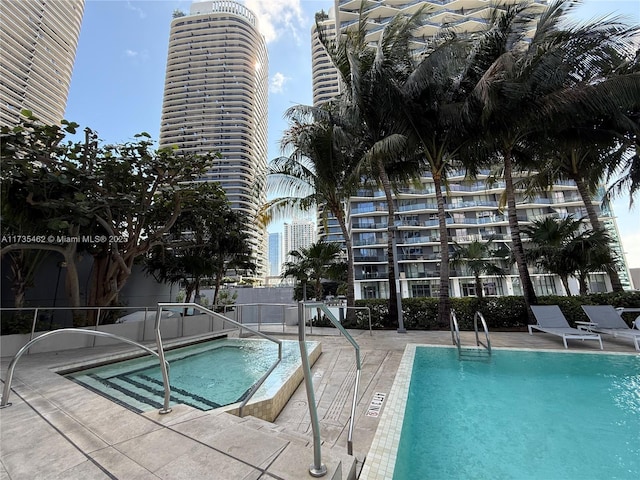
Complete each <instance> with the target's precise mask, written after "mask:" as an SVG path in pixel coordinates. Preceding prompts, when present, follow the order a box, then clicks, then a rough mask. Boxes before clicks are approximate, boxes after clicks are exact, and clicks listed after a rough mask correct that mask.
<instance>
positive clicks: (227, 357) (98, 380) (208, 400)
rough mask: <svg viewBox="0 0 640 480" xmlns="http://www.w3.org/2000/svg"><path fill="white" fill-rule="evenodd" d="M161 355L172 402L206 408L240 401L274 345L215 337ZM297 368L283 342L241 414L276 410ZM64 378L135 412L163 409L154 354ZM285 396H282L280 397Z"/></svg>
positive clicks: (295, 349)
mask: <svg viewBox="0 0 640 480" xmlns="http://www.w3.org/2000/svg"><path fill="white" fill-rule="evenodd" d="M308 350H309V351H310V352H311V353H310V357H311V360H312V361H314V360H315V359H316V358H317V356H318V355H319V354H320V350H319V344H318V343H317V342H308ZM165 357H166V359H167V361H168V362H169V364H170V374H169V377H170V383H171V404H172V405H174V404H176V403H181V404H186V405H189V406H191V407H194V408H197V409H199V410H211V409H213V408H220V407H225V406H228V405H232V404H235V403H237V402H240V401H242V400H243V399H244V398H245V397H246V396H247V394H248V393H249V391H250V390H251V389H252V387H253V386H254V384H255V383H256V382H257V381H258V380H259V379H260V378H261V377H262V376H263V375H264V374H265V373H266V372H267V370H268V369H269V368H270V367H271V365H273V363H274V362H275V361H276V359H277V358H278V346H277V345H276V344H275V343H273V342H270V341H268V340H255V339H219V340H214V341H210V342H205V343H200V344H195V345H191V346H188V347H182V348H177V349H175V350H169V351H167V352H165ZM300 369H301V362H300V350H299V346H298V342H295V341H290V340H289V341H287V340H284V341H283V342H282V361H281V362H280V364H279V365H278V366H277V367H276V368H275V369H274V371H273V372H272V373H271V374H270V375H269V377H267V379H266V381H265V382H264V383H263V384H262V385H261V386H260V388H259V389H258V390H257V392H256V394H255V395H254V397H253V399H252V401H251V402H250V404H249V405H248V406H247V407H248V409H247V410H245V413H251V414H253V415H255V414H256V410H260V411H261V412H259V413H258V415H257V416H260V418H265V419H267V418H266V417H272V416H274V413H273V412H272V410H275V409H277V408H279V409H281V408H282V406H284V403H286V400H288V398H289V397H288V396H290V395H291V394H292V393H293V391H294V390H295V387H297V385H298V384H299V383H300V380H301V379H302V376H301V372H300V373H299V374H298V371H299V370H300ZM66 377H67V378H70V379H71V380H73V381H75V382H77V383H80V384H81V385H83V386H85V387H87V388H89V389H91V390H93V391H95V392H97V393H100V394H101V395H104V396H106V397H108V398H110V399H111V400H113V401H116V402H118V403H120V404H122V405H124V406H126V407H128V408H130V409H132V410H134V411H138V412H144V411H149V410H152V409H157V408H161V407H162V401H163V394H164V390H163V383H162V374H161V371H160V367H159V365H158V360H157V359H156V358H155V357H143V358H138V359H133V360H126V361H122V362H117V363H113V364H109V365H104V366H99V367H95V368H90V369H85V370H81V371H79V372H72V373H68V374H67V375H66ZM287 394H288V396H287V397H286V399H285V398H281V397H283V396H286V395H287ZM274 399H275V400H274ZM274 401H275V402H276V405H274V404H273V403H274ZM252 405H253V407H252ZM267 411H268V413H269V415H266V413H267ZM278 411H279V410H278ZM275 415H277V413H275Z"/></svg>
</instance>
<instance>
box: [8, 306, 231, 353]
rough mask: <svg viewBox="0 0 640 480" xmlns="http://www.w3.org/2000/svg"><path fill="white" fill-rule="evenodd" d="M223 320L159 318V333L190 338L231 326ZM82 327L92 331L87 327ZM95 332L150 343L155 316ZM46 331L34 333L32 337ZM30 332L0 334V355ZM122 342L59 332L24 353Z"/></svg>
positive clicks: (26, 338) (101, 327) (19, 345)
mask: <svg viewBox="0 0 640 480" xmlns="http://www.w3.org/2000/svg"><path fill="white" fill-rule="evenodd" d="M223 323H224V322H223V321H222V320H221V319H219V318H217V317H212V316H209V315H204V314H203V315H190V316H186V317H170V318H163V320H162V323H161V325H160V333H161V335H162V338H163V340H166V339H170V338H181V337H190V336H194V335H201V334H205V333H209V332H216V331H220V330H222V329H224V328H231V327H232V325H231V324H230V323H228V322H227V323H226V325H223ZM85 330H95V328H92V327H87V328H85ZM98 331H100V332H107V333H111V334H114V335H118V336H120V337H124V338H127V339H129V340H133V341H136V342H150V341H154V340H155V338H156V337H155V315H150V316H149V317H148V318H147V319H146V320H139V321H131V322H125V323H116V324H111V325H99V326H98ZM44 333H47V332H35V333H34V338H35V337H39V336H40V335H43V334H44ZM29 338H30V334H16V335H2V336H1V337H0V352H1V353H0V355H2V356H3V357H10V356H13V355H15V354H16V353H17V352H18V350H20V349H21V348H22V347H23V346H25V345H26V344H27V343H28V342H29ZM117 344H123V342H121V341H120V340H117V339H115V338H107V337H98V336H94V335H89V334H73V333H67V334H63V333H61V334H59V335H52V336H51V337H49V338H45V339H43V340H41V341H39V342H36V343H35V344H34V345H33V346H32V347H31V348H30V349H29V352H28V353H44V352H58V351H62V350H71V349H75V348H87V347H92V346H104V345H117Z"/></svg>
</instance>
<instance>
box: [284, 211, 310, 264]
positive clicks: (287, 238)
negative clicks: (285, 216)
mask: <svg viewBox="0 0 640 480" xmlns="http://www.w3.org/2000/svg"><path fill="white" fill-rule="evenodd" d="M315 241H316V224H315V222H313V221H310V220H293V221H292V222H290V223H285V224H284V235H283V246H284V258H285V261H286V262H291V261H294V258H293V257H292V256H291V255H289V252H291V251H293V250H299V249H301V248H308V247H309V246H310V245H311V244H312V243H314V242H315Z"/></svg>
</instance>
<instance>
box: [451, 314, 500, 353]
mask: <svg viewBox="0 0 640 480" xmlns="http://www.w3.org/2000/svg"><path fill="white" fill-rule="evenodd" d="M478 319H480V322H481V323H482V329H483V330H484V336H485V339H486V343H483V342H482V341H481V340H480V335H479V331H478ZM449 326H450V328H451V340H452V341H453V344H454V345H455V346H457V347H458V357H459V358H463V356H464V357H466V358H470V357H479V356H481V355H483V354H484V353H486V354H487V355H491V339H490V338H489V328H488V327H487V322H486V321H485V319H484V315H482V313H480V312H476V313H475V315H474V316H473V329H474V330H475V332H476V347H480V346H482V347H484V350H483V349H480V348H468V347H467V348H463V347H462V343H461V341H460V327H459V326H458V319H457V317H456V312H455V311H454V310H451V315H450V320H449Z"/></svg>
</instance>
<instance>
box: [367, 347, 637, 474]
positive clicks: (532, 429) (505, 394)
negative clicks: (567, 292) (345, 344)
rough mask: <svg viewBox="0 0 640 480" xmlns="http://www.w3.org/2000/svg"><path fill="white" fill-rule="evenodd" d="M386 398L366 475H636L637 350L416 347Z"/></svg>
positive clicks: (410, 350)
mask: <svg viewBox="0 0 640 480" xmlns="http://www.w3.org/2000/svg"><path fill="white" fill-rule="evenodd" d="M402 377H405V378H404V379H402ZM392 396H393V401H391V397H392ZM389 397H390V403H389V405H387V407H386V410H385V411H384V412H383V414H382V418H381V421H380V425H379V426H378V430H377V433H376V437H375V438H374V441H373V444H372V447H371V450H370V452H369V455H368V456H367V461H366V462H365V468H364V469H363V472H362V475H361V478H362V479H367V480H374V479H376V480H377V479H392V478H393V479H394V480H407V479H417V478H419V479H421V480H422V479H429V478H432V479H438V480H441V479H449V478H451V479H453V478H461V479H471V478H483V479H484V478H496V479H502V478H512V479H545V480H546V479H567V480H570V479H603V478H606V479H613V478H617V479H627V478H628V479H632V478H633V479H636V478H640V357H638V356H637V355H603V354H580V353H565V352H561V353H558V352H535V351H523V350H494V354H493V355H492V357H490V358H489V359H484V360H475V361H469V360H462V361H461V360H459V359H458V353H457V350H456V349H452V348H442V347H440V348H438V347H423V346H418V347H416V346H415V345H410V346H408V347H407V350H406V351H405V355H404V357H403V360H402V362H401V371H400V372H399V373H398V375H397V377H396V382H395V383H394V386H393V388H392V391H391V392H390V394H389ZM389 432H391V433H389ZM367 463H368V464H369V466H367Z"/></svg>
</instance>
